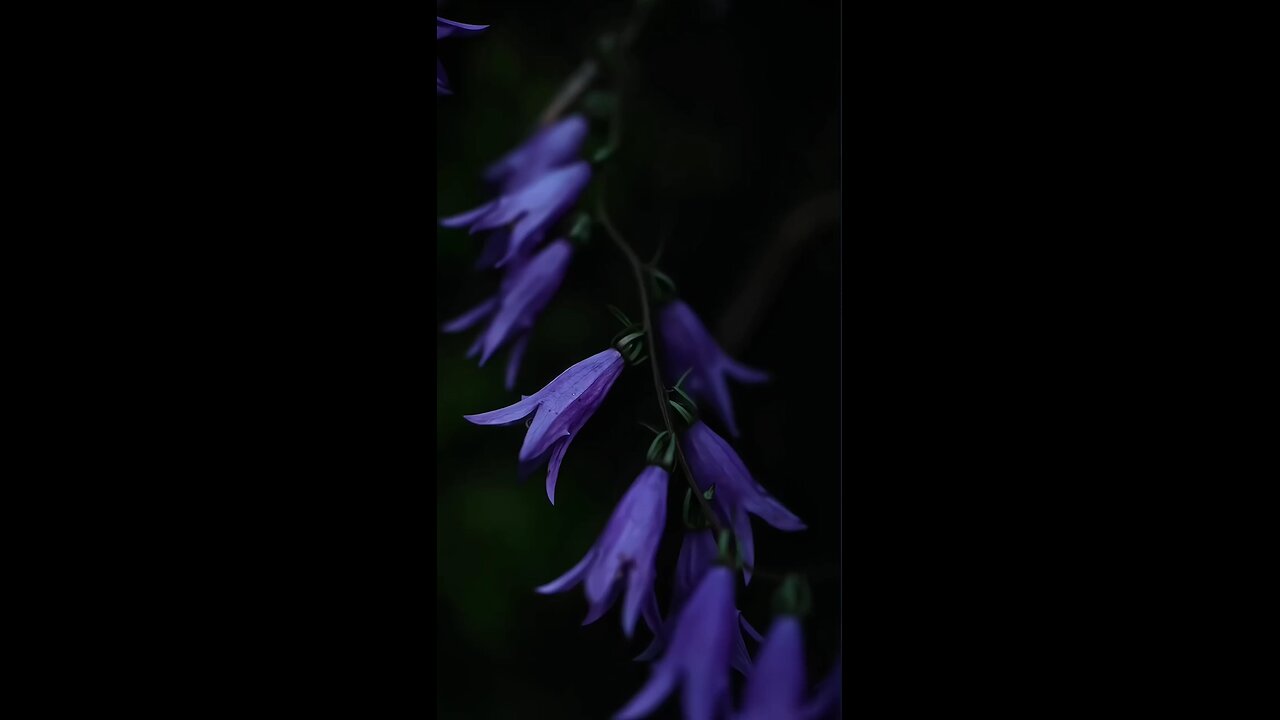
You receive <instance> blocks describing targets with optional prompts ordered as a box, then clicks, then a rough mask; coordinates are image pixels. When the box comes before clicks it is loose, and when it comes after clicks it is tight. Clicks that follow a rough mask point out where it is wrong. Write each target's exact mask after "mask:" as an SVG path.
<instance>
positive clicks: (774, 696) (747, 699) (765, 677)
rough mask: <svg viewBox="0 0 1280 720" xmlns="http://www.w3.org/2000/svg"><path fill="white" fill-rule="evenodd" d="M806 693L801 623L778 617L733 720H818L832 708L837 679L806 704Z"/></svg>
mask: <svg viewBox="0 0 1280 720" xmlns="http://www.w3.org/2000/svg"><path fill="white" fill-rule="evenodd" d="M837 667H838V666H837ZM807 690H808V680H807V677H806V674H805V667H804V633H803V632H802V631H801V629H800V620H799V619H797V618H796V617H795V616H793V615H780V616H779V617H778V618H777V619H776V620H774V621H773V626H772V627H770V628H769V635H768V637H766V638H765V639H764V644H763V645H761V646H760V656H759V658H758V659H757V661H756V667H755V670H754V671H752V673H751V675H750V676H748V677H747V686H746V689H745V690H744V691H743V695H742V710H741V711H740V712H738V713H737V714H736V715H735V716H734V720H817V718H821V717H823V716H824V715H826V714H827V713H828V712H830V710H831V709H833V708H834V707H835V703H836V700H837V699H838V698H839V683H838V677H836V678H833V679H832V680H828V682H827V683H825V686H824V687H823V688H821V689H820V690H819V691H818V692H817V693H816V694H815V696H814V698H813V699H812V700H810V701H806V700H805V694H806V692H807Z"/></svg>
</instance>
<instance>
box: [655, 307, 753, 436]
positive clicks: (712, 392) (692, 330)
mask: <svg viewBox="0 0 1280 720" xmlns="http://www.w3.org/2000/svg"><path fill="white" fill-rule="evenodd" d="M658 334H659V336H660V337H661V338H662V359H663V363H662V364H663V366H664V369H665V370H666V372H667V379H668V381H670V382H675V381H676V380H677V379H679V378H680V376H681V375H684V373H685V371H690V372H689V375H688V377H687V378H686V379H685V383H684V385H683V387H684V388H685V389H686V391H687V392H688V393H689V395H690V396H691V397H693V399H694V400H699V401H705V402H706V404H708V405H710V406H711V409H712V410H714V411H715V413H716V415H717V416H718V417H719V418H720V421H721V422H723V423H724V425H725V428H727V429H728V430H729V434H730V435H732V436H733V437H738V424H737V422H735V421H734V418H733V400H732V399H731V398H730V397H729V378H733V379H734V380H736V381H738V382H741V383H761V382H765V381H766V380H768V379H769V375H768V374H767V373H764V372H761V371H759V370H755V369H753V368H749V367H747V366H746V365H743V364H742V363H740V362H738V361H737V360H734V359H733V358H731V357H729V356H728V355H726V354H725V352H724V350H721V349H720V346H719V345H718V344H716V340H715V338H713V337H711V333H709V332H707V328H706V326H705V325H703V324H702V321H701V320H699V319H698V316H697V315H695V314H694V312H693V309H692V308H690V307H689V306H688V305H687V304H685V303H684V302H682V301H680V300H674V301H672V302H670V303H668V304H666V305H665V306H663V307H662V308H661V309H660V310H659V311H658Z"/></svg>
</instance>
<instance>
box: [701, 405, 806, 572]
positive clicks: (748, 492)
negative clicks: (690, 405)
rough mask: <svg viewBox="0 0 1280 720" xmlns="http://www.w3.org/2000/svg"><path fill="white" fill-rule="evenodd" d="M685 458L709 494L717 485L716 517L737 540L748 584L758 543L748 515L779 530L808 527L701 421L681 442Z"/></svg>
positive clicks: (712, 502)
mask: <svg viewBox="0 0 1280 720" xmlns="http://www.w3.org/2000/svg"><path fill="white" fill-rule="evenodd" d="M680 446H681V447H682V448H684V456H685V458H686V459H687V460H688V461H689V471H690V473H691V474H692V475H693V479H694V481H695V482H697V483H698V488H699V489H700V490H702V491H703V492H706V490H707V488H709V487H711V486H712V485H714V486H715V488H716V490H715V496H714V498H713V499H712V501H711V504H712V507H714V508H715V509H716V513H717V515H719V516H720V520H721V522H723V523H724V524H725V525H726V526H727V527H728V528H729V529H731V530H733V534H734V536H735V537H737V539H738V548H739V551H740V552H741V553H742V561H743V563H745V564H746V567H744V568H743V569H742V572H743V574H744V577H745V579H746V582H751V570H750V568H751V567H753V566H754V565H755V544H754V542H753V540H752V537H751V519H750V518H749V517H747V513H751V514H752V515H756V516H757V517H759V518H760V519H762V520H764V521H765V522H767V523H769V524H770V525H772V526H774V527H776V528H778V529H779V530H786V531H796V530H804V529H805V524H804V523H803V522H802V521H801V520H800V518H798V517H796V516H795V515H794V514H792V512H791V511H790V510H788V509H786V508H785V507H783V505H782V503H780V502H778V501H777V500H775V499H774V498H773V496H772V495H770V494H769V492H768V491H767V490H765V489H764V487H762V486H761V485H760V483H758V482H756V481H755V478H753V477H751V473H750V472H748V471H747V466H746V465H744V464H743V463H742V458H740V457H738V453H736V452H734V450H733V448H732V447H730V446H729V443H727V442H725V440H724V438H722V437H720V436H719V435H717V434H716V433H715V431H713V430H712V429H711V428H709V427H707V424H706V423H704V422H702V421H701V420H698V421H695V422H694V423H693V424H692V425H690V426H689V429H688V430H685V432H684V438H683V439H682V441H681V442H680Z"/></svg>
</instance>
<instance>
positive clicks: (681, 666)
mask: <svg viewBox="0 0 1280 720" xmlns="http://www.w3.org/2000/svg"><path fill="white" fill-rule="evenodd" d="M733 584H734V577H733V571H732V570H730V569H729V568H727V567H724V566H721V565H718V566H716V567H713V568H711V569H710V570H708V571H707V574H706V575H703V576H702V581H701V582H699V583H698V586H697V588H695V589H694V591H693V594H692V595H691V596H690V597H689V600H688V602H686V603H685V606H684V607H683V608H681V610H680V612H679V614H678V615H676V618H675V628H674V630H673V632H672V634H671V643H670V644H669V645H668V646H667V649H666V652H665V653H663V656H662V659H661V660H658V661H657V662H655V663H654V664H653V672H652V674H651V675H650V676H649V681H648V682H647V683H645V685H644V687H642V688H640V692H638V693H636V696H635V697H634V698H632V699H631V702H629V703H627V705H626V707H624V708H622V709H621V710H619V711H618V714H617V715H615V716H614V720H635V719H636V718H642V717H645V716H646V715H649V714H650V713H652V712H653V711H654V710H656V709H657V708H658V706H659V705H661V704H662V701H663V700H665V699H666V697H667V696H668V695H670V694H671V692H672V691H673V690H674V689H675V688H676V685H682V686H683V691H682V693H681V706H682V708H683V710H684V717H685V719H686V720H712V719H713V718H718V717H722V716H724V715H725V714H726V713H727V712H728V711H729V709H730V708H729V659H730V656H731V655H732V652H733V636H734V634H735V633H736V631H737V617H738V611H737V610H735V609H734V607H733V592H734V587H733Z"/></svg>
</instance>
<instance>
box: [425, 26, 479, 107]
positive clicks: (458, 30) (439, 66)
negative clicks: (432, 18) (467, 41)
mask: <svg viewBox="0 0 1280 720" xmlns="http://www.w3.org/2000/svg"><path fill="white" fill-rule="evenodd" d="M487 27H489V26H488V25H467V24H466V23H460V22H454V21H452V20H445V19H444V18H442V17H439V16H437V17H436V40H437V41H438V40H443V39H445V38H447V37H453V36H455V35H456V36H460V37H461V36H466V35H475V34H476V33H479V32H480V31H482V30H484V29H485V28H487ZM450 94H452V92H451V91H450V90H449V78H448V76H446V75H445V74H444V64H443V63H441V62H440V58H436V95H450Z"/></svg>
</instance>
